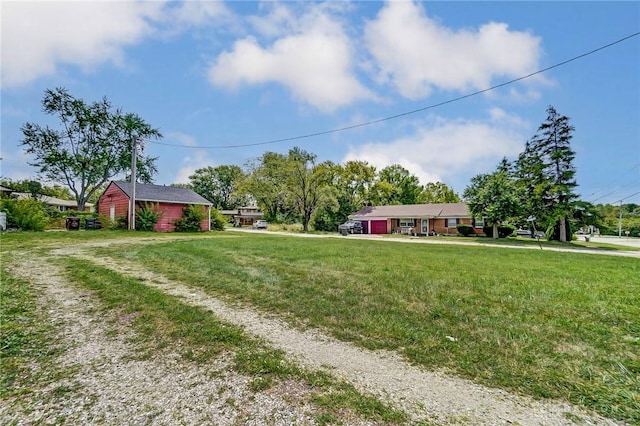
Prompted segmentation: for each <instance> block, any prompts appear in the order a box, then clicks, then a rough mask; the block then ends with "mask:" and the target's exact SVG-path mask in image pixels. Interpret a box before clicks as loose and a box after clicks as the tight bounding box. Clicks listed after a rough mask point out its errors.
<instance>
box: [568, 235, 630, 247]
mask: <svg viewBox="0 0 640 426" xmlns="http://www.w3.org/2000/svg"><path fill="white" fill-rule="evenodd" d="M578 239H579V240H584V236H583V235H579V236H578ZM591 241H593V242H594V243H609V244H617V245H620V246H629V247H635V248H640V238H630V237H621V238H618V237H609V236H595V235H594V236H593V237H591Z"/></svg>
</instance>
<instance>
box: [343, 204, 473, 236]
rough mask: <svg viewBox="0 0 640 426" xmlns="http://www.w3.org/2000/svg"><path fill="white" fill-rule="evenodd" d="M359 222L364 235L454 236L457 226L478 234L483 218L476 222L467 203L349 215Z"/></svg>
mask: <svg viewBox="0 0 640 426" xmlns="http://www.w3.org/2000/svg"><path fill="white" fill-rule="evenodd" d="M349 219H352V220H359V221H360V222H362V226H363V232H364V233H365V234H414V235H424V236H426V235H432V234H437V235H456V234H457V232H458V231H457V226H458V225H460V224H467V225H471V226H473V230H474V233H476V234H481V233H482V232H483V231H482V228H483V227H484V221H483V220H482V218H475V219H474V217H473V215H472V214H471V212H470V211H469V207H468V206H467V204H466V203H446V204H409V205H395V206H368V207H364V208H362V209H361V210H359V211H357V212H355V213H353V214H351V215H349Z"/></svg>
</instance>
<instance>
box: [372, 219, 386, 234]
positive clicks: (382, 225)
mask: <svg viewBox="0 0 640 426" xmlns="http://www.w3.org/2000/svg"><path fill="white" fill-rule="evenodd" d="M371 233H372V234H386V233H387V221H386V220H372V221H371Z"/></svg>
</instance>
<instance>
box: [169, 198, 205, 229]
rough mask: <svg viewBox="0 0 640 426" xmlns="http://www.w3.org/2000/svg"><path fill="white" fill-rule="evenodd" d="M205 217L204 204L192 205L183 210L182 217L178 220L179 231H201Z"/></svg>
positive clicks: (177, 227)
mask: <svg viewBox="0 0 640 426" xmlns="http://www.w3.org/2000/svg"><path fill="white" fill-rule="evenodd" d="M204 218H205V214H204V206H196V205H191V206H189V207H185V208H184V209H183V210H182V218H180V219H178V220H176V231H177V232H198V231H201V230H202V228H200V224H201V223H202V221H203V220H204Z"/></svg>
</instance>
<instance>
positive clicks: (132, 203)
mask: <svg viewBox="0 0 640 426" xmlns="http://www.w3.org/2000/svg"><path fill="white" fill-rule="evenodd" d="M131 146H132V149H131V197H130V199H129V231H135V230H136V158H137V157H138V138H133V139H132V140H131Z"/></svg>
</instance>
